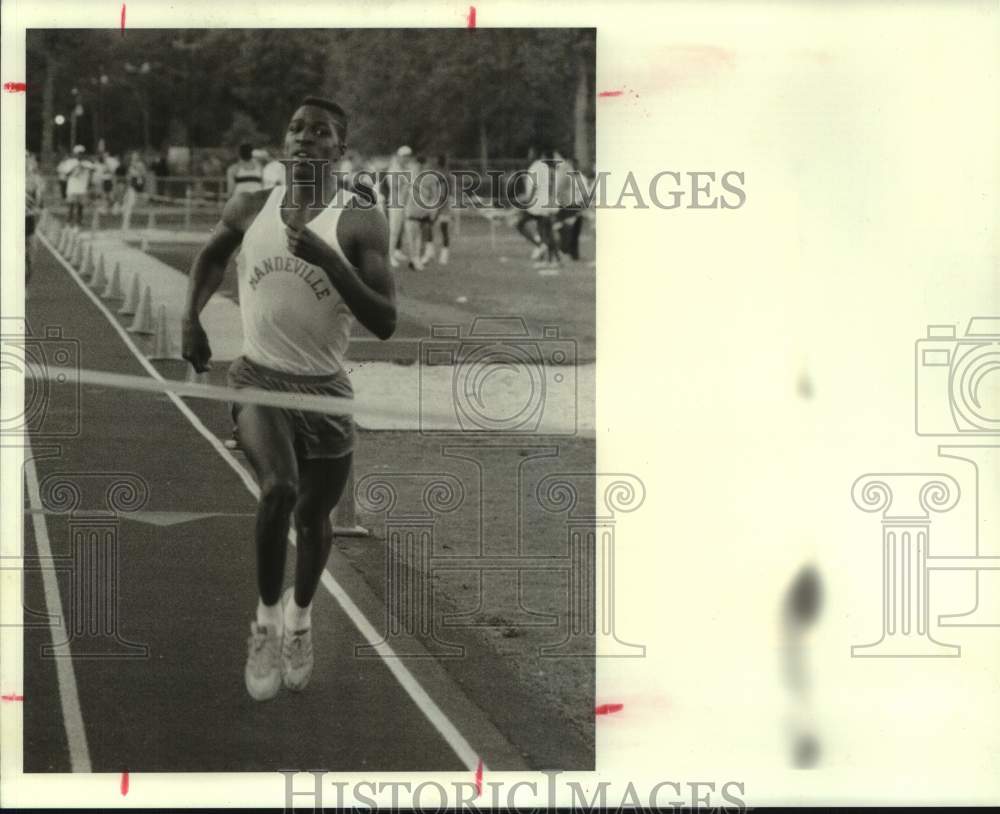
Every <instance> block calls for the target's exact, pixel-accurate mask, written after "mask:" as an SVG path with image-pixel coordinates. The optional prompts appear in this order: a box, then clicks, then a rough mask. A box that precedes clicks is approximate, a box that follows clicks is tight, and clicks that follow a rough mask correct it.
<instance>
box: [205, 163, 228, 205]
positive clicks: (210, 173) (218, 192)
mask: <svg viewBox="0 0 1000 814" xmlns="http://www.w3.org/2000/svg"><path fill="white" fill-rule="evenodd" d="M201 174H202V177H203V178H205V179H207V183H206V184H205V186H206V189H207V190H209V191H210V194H211V195H212V197H213V198H214V199H216V200H222V197H223V192H224V190H223V184H224V181H223V178H224V176H225V174H226V168H225V167H224V166H223V165H222V162H221V161H220V160H219V157H218V156H217V155H214V154H213V155H209V156H207V157H206V158H205V159H204V160H203V161H202V162H201Z"/></svg>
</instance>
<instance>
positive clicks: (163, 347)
mask: <svg viewBox="0 0 1000 814" xmlns="http://www.w3.org/2000/svg"><path fill="white" fill-rule="evenodd" d="M149 358H150V359H176V358H177V355H176V354H175V353H174V349H173V343H172V342H171V341H170V326H169V325H168V324H167V306H165V305H161V306H160V310H159V313H157V315H156V341H155V342H154V343H153V353H152V355H151V356H150V357H149Z"/></svg>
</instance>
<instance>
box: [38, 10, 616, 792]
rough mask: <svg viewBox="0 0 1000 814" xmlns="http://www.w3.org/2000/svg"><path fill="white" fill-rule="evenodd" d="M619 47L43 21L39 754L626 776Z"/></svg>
mask: <svg viewBox="0 0 1000 814" xmlns="http://www.w3.org/2000/svg"><path fill="white" fill-rule="evenodd" d="M594 33H595V32H594V30H593V29H570V28H565V29H496V30H483V31H470V30H462V29H454V30H441V31H438V30H431V29H427V30H422V29H365V30H362V29H349V30H326V29H310V30H304V29H282V30H278V29H271V30H267V29H215V30H212V29H153V30H139V31H130V32H128V34H127V36H125V37H122V36H121V35H120V33H119V32H118V31H114V30H110V31H100V30H85V29H47V30H46V29H41V30H31V31H29V32H28V35H27V53H28V73H27V78H28V82H29V83H30V84H31V85H32V87H38V88H40V89H41V92H40V93H39V94H32V95H31V96H29V104H28V109H27V135H28V153H29V154H30V155H31V159H30V164H29V169H28V173H29V175H28V179H29V181H30V185H31V189H30V190H29V191H28V192H27V193H26V195H29V194H30V196H31V197H30V199H29V198H26V200H30V205H29V208H28V210H27V212H28V214H27V218H28V222H30V223H31V224H32V226H33V228H34V235H29V236H26V240H28V241H29V242H31V241H34V242H36V243H37V244H39V245H34V246H29V249H28V250H29V251H30V252H31V264H30V266H28V267H27V269H26V309H25V322H26V325H27V326H28V328H29V329H30V332H31V335H32V336H37V337H38V338H37V343H38V344H37V345H36V347H35V348H32V347H31V346H30V345H25V355H26V357H27V356H28V354H29V353H37V354H38V362H37V363H38V364H45V365H51V366H52V367H53V368H72V367H74V366H76V369H77V370H78V371H79V373H78V374H77V375H76V377H75V378H76V381H66V380H61V379H60V378H59V376H60V375H62V374H58V373H57V374H54V375H53V376H51V377H49V378H47V379H45V380H44V381H37V382H36V383H35V384H36V386H37V387H38V388H39V393H38V395H37V397H36V396H35V395H33V394H31V393H29V394H28V395H27V396H26V404H27V405H29V406H30V405H31V404H32V403H33V400H34V401H37V403H38V404H39V407H38V409H36V410H35V411H34V413H33V414H32V413H31V412H29V411H26V415H25V417H26V418H27V419H28V422H29V427H30V436H29V440H30V449H31V453H30V454H31V457H30V460H29V463H28V468H27V470H26V471H27V472H28V473H29V474H28V491H29V498H30V500H29V503H30V513H29V515H27V516H28V517H30V520H31V522H30V523H29V524H28V525H27V527H26V529H25V553H26V556H37V557H39V558H41V560H43V561H45V560H47V561H51V562H53V563H61V564H63V565H65V566H66V568H63V569H62V570H63V571H65V576H66V577H67V579H66V580H62V577H63V574H62V573H60V574H58V575H57V576H56V577H55V583H56V587H58V590H59V595H58V596H57V595H56V594H55V592H54V589H53V585H52V582H51V580H52V579H53V577H52V576H50V575H46V574H44V573H32V574H29V575H26V581H25V602H24V607H25V613H26V623H27V620H28V619H29V618H30V619H32V620H34V619H38V620H43V619H45V618H46V615H48V616H49V618H50V619H51V617H52V615H53V608H54V607H60V606H61V608H62V616H63V619H64V621H65V623H66V629H67V630H68V631H70V632H71V635H69V636H62V635H61V633H56V631H55V628H54V627H53V626H52V625H51V624H49V625H44V624H41V625H38V624H36V625H31V624H28V626H27V627H26V631H25V661H24V665H25V670H24V672H25V689H26V701H25V706H24V712H25V720H24V755H25V761H24V766H25V770H26V771H39V772H43V771H50V772H63V771H81V770H82V771H92V772H109V771H120V770H121V769H122V767H129V769H130V770H131V771H134V772H204V771H222V772H232V771H276V770H278V769H282V768H286V767H288V766H306V765H308V766H310V767H323V768H324V769H326V770H328V771H357V770H362V769H369V770H376V771H447V770H459V769H462V770H467V771H472V772H474V771H476V770H477V768H478V766H479V765H480V763H483V764H485V765H488V766H490V767H491V768H494V769H497V770H514V769H528V768H532V769H560V770H572V771H588V770H592V769H593V768H594V716H593V712H592V710H593V707H594V659H593V653H594V591H593V590H592V587H591V586H590V585H589V584H586V583H587V582H588V581H589V580H591V578H592V576H593V573H594V551H593V548H594V534H595V531H594V527H595V522H596V521H595V509H594V496H595V494H596V493H595V488H596V486H595V483H596V482H595V473H594V465H595V458H594V449H595V446H594V433H593V426H594V420H593V419H594V416H593V412H594V394H593V389H594V354H595V313H596V307H595V288H594V280H595V262H594V257H595V254H594V243H595V232H594V217H593V211H592V210H588V209H587V208H586V207H585V206H584V204H583V199H584V198H585V197H586V196H587V193H588V189H589V187H588V180H589V179H588V174H590V177H592V172H593V168H594V152H593V151H594V104H593V103H594V99H593V97H594V94H593V90H592V89H593V82H594V60H595V41H594V40H595V38H594ZM372 54H382V55H386V56H387V57H388V56H391V59H386V60H385V61H383V62H382V64H381V65H375V64H372V62H371V61H370V58H371V55H372ZM362 64H364V65H366V67H365V69H364V70H363V71H361V70H359V66H360V65H362ZM209 76H211V82H207V81H206V79H207V77H209ZM56 331H58V334H56ZM52 343H55V344H57V345H60V346H61V347H60V349H59V350H58V351H56V350H55V348H54V347H53V345H52ZM50 348H52V350H51V351H50ZM63 349H65V351H63ZM62 352H65V353H68V354H70V357H68V358H67V360H66V361H65V362H64V363H62V364H59V363H58V358H57V355H58V354H59V353H62ZM27 361H28V363H29V364H32V363H35V361H36V360H35V358H34V357H32V358H30V359H28V360H27ZM67 375H69V376H71V377H72V376H73V374H67ZM139 377H141V379H140V381H139V382H138V383H135V382H134V381H133V380H135V379H137V378H139ZM167 381H180V382H185V383H189V384H195V385H206V386H208V387H210V388H214V390H207V391H206V392H209V393H214V394H215V395H213V396H212V398H211V399H204V400H198V399H197V398H191V399H181V398H180V397H179V396H181V395H183V393H178V392H176V391H170V390H169V388H168V387H167V386H166V385H165V382H167ZM157 383H158V386H154V387H152V388H150V387H149V385H151V384H153V385H157ZM241 390H245V391H247V393H250V394H254V395H255V396H256V395H258V394H259V395H261V396H263V398H264V400H263V401H261V400H255V399H254V398H252V399H250V400H248V401H241V400H239V396H240V394H239V392H238V391H241ZM196 392H197V391H196V390H193V391H191V393H192V394H194V393H196ZM265 393H266V394H272V395H276V394H281V396H280V397H279V403H278V404H271V403H269V402H268V401H267V400H266V399H267V396H266V395H264V394H265ZM220 394H221V395H220ZM244 395H245V394H244ZM282 398H283V399H284V401H281V399H282ZM310 399H311V404H310ZM316 404H320V405H322V406H323V407H324V408H325V411H324V412H319V413H317V412H311V411H309V410H308V407H309V406H315V405H316ZM338 405H339V406H340V407H344V406H345V405H346V406H347V407H348V408H349V411H348V412H344V411H343V410H340V411H338V409H337V407H338ZM50 440H51V441H52V442H54V443H56V444H58V448H59V453H58V454H54V455H52V456H51V457H47V456H46V453H45V445H46V444H47V443H49V441H50ZM612 487H613V488H614V489H622V488H624V489H630V488H632V486H631V485H630V484H628V483H627V482H626V481H622V483H621V485H617V486H616V485H613V484H612ZM611 499H612V502H614V501H616V500H618V497H617V494H615V495H614V496H612V498H611ZM626 502H627V498H626ZM43 565H44V563H43ZM56 570H57V571H59V570H60V569H59V567H57V569H56ZM92 612H97V614H98V615H97V616H94V617H93V618H90V614H91V613H92ZM46 654H48V655H46ZM61 658H63V659H67V661H66V662H65V666H62V667H60V665H61V664H62V662H60V661H59V659H61ZM60 669H62V670H63V671H64V672H65V671H67V670H69V671H71V673H72V684H73V685H75V690H73V691H70V690H68V688H67V682H66V681H65V680H62V675H61V674H60V672H59V670H60ZM57 698H58V700H59V703H58V704H57V703H54V701H55V700H56V699H57ZM27 699H31V700H27ZM71 720H76V721H78V722H79V725H78V726H76V727H71V726H70V721H71ZM332 732H336V737H330V735H331V733H332Z"/></svg>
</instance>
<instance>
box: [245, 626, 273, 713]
mask: <svg viewBox="0 0 1000 814" xmlns="http://www.w3.org/2000/svg"><path fill="white" fill-rule="evenodd" d="M280 649H281V645H280V643H279V642H278V634H277V632H276V631H275V630H274V629H273V628H269V627H268V626H267V625H258V624H257V623H256V622H251V623H250V638H249V639H247V666H246V669H245V670H244V678H245V679H246V685H247V692H248V693H250V697H251V698H253V700H254V701H267V700H268V699H271V698H274V696H276V695H277V694H278V690H280V689H281V659H280V655H279V652H278V651H279V650H280Z"/></svg>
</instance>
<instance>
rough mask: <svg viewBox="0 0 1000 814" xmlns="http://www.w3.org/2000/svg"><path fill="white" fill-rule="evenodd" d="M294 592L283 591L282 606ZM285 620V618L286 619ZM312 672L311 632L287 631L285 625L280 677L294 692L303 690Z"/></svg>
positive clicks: (290, 589) (289, 600)
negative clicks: (283, 599)
mask: <svg viewBox="0 0 1000 814" xmlns="http://www.w3.org/2000/svg"><path fill="white" fill-rule="evenodd" d="M293 596H294V591H293V589H292V588H289V589H288V590H287V591H285V601H284V603H283V605H286V606H287V605H288V603H289V602H291V601H293ZM286 618H287V617H286ZM312 671H313V644H312V630H311V629H310V628H306V629H305V630H289V629H288V627H287V624H286V627H285V635H284V636H283V637H282V641H281V677H282V679H283V680H284V683H285V686H286V687H288V689H290V690H293V691H294V692H299V691H300V690H304V689H305V688H306V685H307V684H308V683H309V678H310V677H311V676H312Z"/></svg>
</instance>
